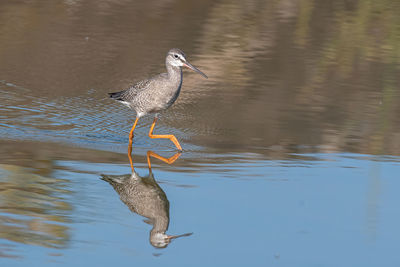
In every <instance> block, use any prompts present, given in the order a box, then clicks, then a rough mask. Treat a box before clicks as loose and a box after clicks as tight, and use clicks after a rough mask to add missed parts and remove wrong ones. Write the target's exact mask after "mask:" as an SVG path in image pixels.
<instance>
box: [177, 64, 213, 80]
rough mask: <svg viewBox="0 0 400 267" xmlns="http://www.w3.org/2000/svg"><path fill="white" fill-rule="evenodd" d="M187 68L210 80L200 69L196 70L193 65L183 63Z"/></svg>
mask: <svg viewBox="0 0 400 267" xmlns="http://www.w3.org/2000/svg"><path fill="white" fill-rule="evenodd" d="M183 64H184V65H185V66H186V67H188V68H189V69H191V70H193V71H195V72H197V73H198V74H200V75H201V76H203V77H204V78H206V79H208V77H207V75H205V74H204V73H203V72H202V71H201V70H199V69H198V68H196V67H195V66H193V65H192V64H190V63H189V62H187V61H186V62H185V63H183Z"/></svg>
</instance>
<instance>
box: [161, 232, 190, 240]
mask: <svg viewBox="0 0 400 267" xmlns="http://www.w3.org/2000/svg"><path fill="white" fill-rule="evenodd" d="M192 234H193V233H186V234H182V235H168V236H167V239H168V240H172V239H176V238H179V237H183V236H191V235H192Z"/></svg>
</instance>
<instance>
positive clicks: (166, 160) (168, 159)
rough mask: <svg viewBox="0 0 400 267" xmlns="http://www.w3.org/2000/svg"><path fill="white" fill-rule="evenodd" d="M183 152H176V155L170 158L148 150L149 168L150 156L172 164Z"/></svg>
mask: <svg viewBox="0 0 400 267" xmlns="http://www.w3.org/2000/svg"><path fill="white" fill-rule="evenodd" d="M181 154H182V153H181V152H176V153H175V155H173V156H172V157H169V158H165V157H162V156H160V155H158V154H157V153H155V152H153V151H147V164H148V165H149V169H151V163H150V157H153V158H156V159H159V160H162V161H164V162H165V163H168V164H172V163H174V162H175V160H177V159H178V158H179V157H180V156H181Z"/></svg>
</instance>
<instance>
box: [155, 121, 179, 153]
mask: <svg viewBox="0 0 400 267" xmlns="http://www.w3.org/2000/svg"><path fill="white" fill-rule="evenodd" d="M156 121H157V117H156V118H154V121H153V124H152V125H151V127H150V131H149V136H150V138H168V139H169V140H171V141H172V142H173V143H174V144H175V146H176V148H177V149H178V150H179V151H182V147H181V145H180V144H179V142H178V140H176V137H175V136H173V135H172V134H166V135H158V134H153V130H154V126H155V125H156Z"/></svg>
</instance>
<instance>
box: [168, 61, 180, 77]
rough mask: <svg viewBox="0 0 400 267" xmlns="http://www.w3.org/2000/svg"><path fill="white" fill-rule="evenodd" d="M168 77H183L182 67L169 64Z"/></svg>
mask: <svg viewBox="0 0 400 267" xmlns="http://www.w3.org/2000/svg"><path fill="white" fill-rule="evenodd" d="M167 73H168V79H170V80H180V79H182V68H181V67H177V66H172V65H169V64H167Z"/></svg>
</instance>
